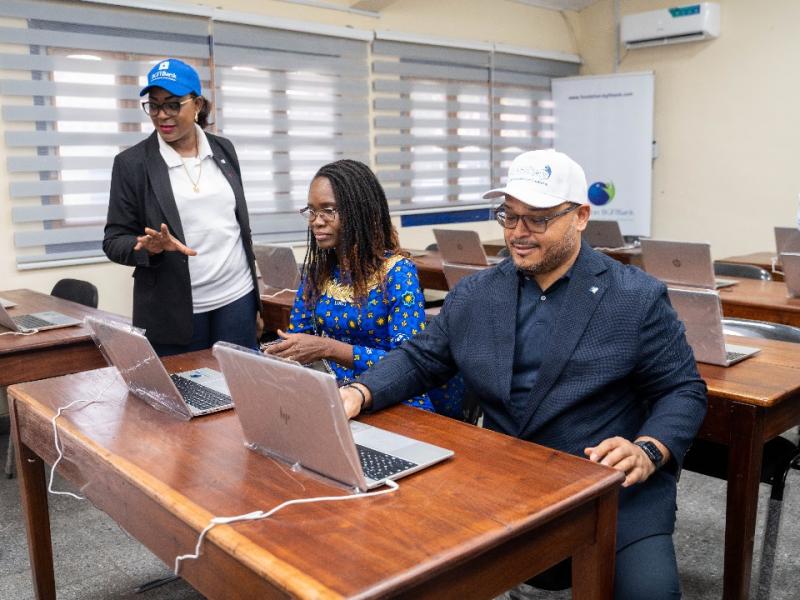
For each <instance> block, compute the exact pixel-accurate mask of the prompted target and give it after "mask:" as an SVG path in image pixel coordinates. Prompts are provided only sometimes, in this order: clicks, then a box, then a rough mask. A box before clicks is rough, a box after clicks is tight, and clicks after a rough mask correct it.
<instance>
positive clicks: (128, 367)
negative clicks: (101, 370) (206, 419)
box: [85, 317, 233, 419]
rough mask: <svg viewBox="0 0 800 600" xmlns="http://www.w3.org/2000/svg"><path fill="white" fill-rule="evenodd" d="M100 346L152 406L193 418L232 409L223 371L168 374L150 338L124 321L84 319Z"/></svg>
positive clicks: (110, 360)
mask: <svg viewBox="0 0 800 600" xmlns="http://www.w3.org/2000/svg"><path fill="white" fill-rule="evenodd" d="M85 323H86V325H87V327H89V329H90V330H91V331H92V337H93V338H94V341H95V343H96V344H97V347H98V348H99V349H100V351H101V352H102V354H103V356H105V358H106V361H108V363H109V364H110V365H113V366H115V367H117V369H118V370H119V373H120V375H122V378H123V379H124V380H125V383H126V384H127V385H128V389H129V390H130V391H131V393H133V394H134V395H135V396H137V397H139V398H141V399H142V400H144V401H145V402H147V403H148V404H149V405H150V406H152V407H153V408H155V409H157V410H160V411H163V412H167V413H169V414H171V415H173V416H176V417H178V418H181V419H191V418H192V417H198V416H200V415H208V414H211V413H215V412H219V411H221V410H226V409H229V408H233V402H232V401H231V398H230V393H229V392H228V386H227V384H226V383H225V378H224V377H223V376H222V373H220V372H219V371H215V370H213V369H207V368H202V369H195V370H193V371H184V372H182V373H173V374H169V373H167V370H166V369H165V368H164V365H163V364H162V363H161V359H160V358H159V357H158V356H157V355H156V352H155V350H153V347H152V346H151V345H150V342H149V340H148V339H147V338H146V337H144V333H143V332H142V330H140V329H136V328H134V327H131V326H130V325H126V324H124V323H116V322H114V321H101V320H99V319H94V318H92V317H87V318H86V320H85Z"/></svg>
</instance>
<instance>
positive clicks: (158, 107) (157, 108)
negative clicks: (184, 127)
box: [142, 98, 194, 117]
mask: <svg viewBox="0 0 800 600" xmlns="http://www.w3.org/2000/svg"><path fill="white" fill-rule="evenodd" d="M192 100H194V98H187V99H186V100H180V101H179V100H170V101H169V102H162V103H161V104H159V103H158V102H152V101H148V102H142V109H143V110H144V112H145V113H146V114H147V115H148V116H150V117H157V116H158V113H159V112H161V111H162V110H163V111H164V114H165V115H167V116H168V117H174V116H176V115H177V114H178V113H179V112H181V106H183V105H184V104H186V103H187V102H191V101H192Z"/></svg>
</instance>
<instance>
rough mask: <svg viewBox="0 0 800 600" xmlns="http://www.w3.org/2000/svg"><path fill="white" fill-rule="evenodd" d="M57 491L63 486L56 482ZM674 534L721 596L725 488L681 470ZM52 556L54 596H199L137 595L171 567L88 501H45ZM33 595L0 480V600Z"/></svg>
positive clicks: (797, 483)
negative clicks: (139, 588)
mask: <svg viewBox="0 0 800 600" xmlns="http://www.w3.org/2000/svg"><path fill="white" fill-rule="evenodd" d="M7 443H8V438H7V435H0V464H3V462H4V460H5V451H6V450H5V449H6V445H7ZM56 481H57V485H56V489H62V488H63V486H64V485H65V484H64V483H63V482H62V481H59V480H58V479H57V480H56ZM768 498H769V490H768V488H767V487H766V486H762V490H761V500H760V505H759V525H758V531H757V533H756V550H755V556H756V559H755V565H754V575H753V578H754V580H756V579H757V573H758V571H757V569H758V563H759V556H760V554H761V539H762V530H763V520H764V515H765V509H766V502H767V500H768ZM678 506H679V507H680V509H679V515H678V529H677V532H676V534H675V544H676V548H677V552H678V562H679V567H680V571H681V579H682V582H683V589H684V597H685V598H686V599H687V600H693V599H703V600H705V599H718V598H720V597H721V596H722V583H721V581H722V543H723V537H724V529H723V514H724V507H725V485H724V483H723V482H720V481H717V480H713V479H710V478H707V477H703V476H699V475H696V474H694V473H684V475H683V477H682V479H681V482H680V485H679V499H678ZM50 514H51V527H52V534H53V553H54V556H55V572H56V585H57V587H58V594H59V599H80V600H101V599H102V600H106V599H109V598H138V599H141V600H164V599H179V600H183V599H197V598H202V596H201V595H200V594H199V593H197V592H196V591H194V590H193V589H192V588H191V587H190V586H189V585H187V584H186V583H185V582H183V581H177V582H174V583H170V584H168V585H167V586H164V587H162V588H158V589H156V590H152V591H149V592H146V593H144V594H141V595H136V594H134V592H133V590H134V588H135V587H136V586H137V585H139V584H141V583H144V582H146V581H149V580H152V579H156V578H159V577H163V576H165V575H168V574H169V573H170V570H169V568H167V567H166V566H165V565H164V564H162V563H161V561H160V560H158V559H157V558H156V557H155V556H153V555H152V554H151V553H150V552H148V551H147V550H146V549H144V548H143V547H142V546H141V545H140V544H139V543H138V542H136V541H135V540H133V539H131V538H130V537H128V535H127V534H126V533H125V532H124V531H123V530H122V529H120V528H119V527H118V526H117V525H116V524H115V523H114V522H113V521H112V520H111V519H109V518H108V517H107V516H106V515H105V514H104V513H102V512H100V511H99V510H97V509H95V508H94V507H92V506H91V505H90V504H89V503H88V502H86V501H78V500H73V499H71V498H67V497H63V496H51V497H50ZM775 563H776V564H775V573H774V578H773V585H772V593H771V595H770V598H773V599H775V600H796V599H797V598H800V471H792V472H791V473H790V474H789V479H788V486H787V491H786V496H785V500H784V508H783V519H782V522H781V529H780V536H779V544H778V551H777V557H776V561H775ZM32 597H33V589H32V585H31V578H30V572H29V565H28V554H27V547H26V541H25V528H24V525H23V522H22V516H21V512H20V507H19V491H18V488H17V481H16V479H11V480H7V479H2V480H0V598H2V599H4V600H6V599H9V600H10V599H14V600H26V599H28V598H32ZM522 597H525V598H536V599H539V598H542V599H544V598H553V599H560V598H569V597H570V594H569V592H559V593H545V592H537V591H529V592H528V593H525V594H524V596H522ZM753 597H754V598H755V594H754V595H753Z"/></svg>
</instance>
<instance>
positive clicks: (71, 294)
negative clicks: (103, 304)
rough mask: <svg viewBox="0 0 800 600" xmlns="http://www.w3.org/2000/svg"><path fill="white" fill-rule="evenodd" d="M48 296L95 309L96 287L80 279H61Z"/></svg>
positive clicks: (96, 299) (96, 300)
mask: <svg viewBox="0 0 800 600" xmlns="http://www.w3.org/2000/svg"><path fill="white" fill-rule="evenodd" d="M50 295H51V296H55V297H56V298H62V299H64V300H71V301H72V302H77V303H78V304H83V305H84V306H89V307H91V308H97V302H98V294H97V287H96V286H95V285H94V284H93V283H89V282H88V281H83V280H81V279H61V280H60V281H58V282H57V283H56V284H55V285H54V286H53V291H52V292H50Z"/></svg>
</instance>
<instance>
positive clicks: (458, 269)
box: [442, 261, 484, 290]
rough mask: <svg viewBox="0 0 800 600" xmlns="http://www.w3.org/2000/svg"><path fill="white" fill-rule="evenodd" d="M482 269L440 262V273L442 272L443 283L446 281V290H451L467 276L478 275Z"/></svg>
mask: <svg viewBox="0 0 800 600" xmlns="http://www.w3.org/2000/svg"><path fill="white" fill-rule="evenodd" d="M483 269H484V267H475V266H470V265H451V264H450V263H448V262H444V261H442V271H443V272H444V278H445V281H447V288H448V289H450V290H452V289H453V288H454V287H455V286H456V284H457V283H458V282H459V281H461V280H462V279H463V278H464V277H466V276H467V275H472V274H473V273H478V272H480V271H482V270H483Z"/></svg>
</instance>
